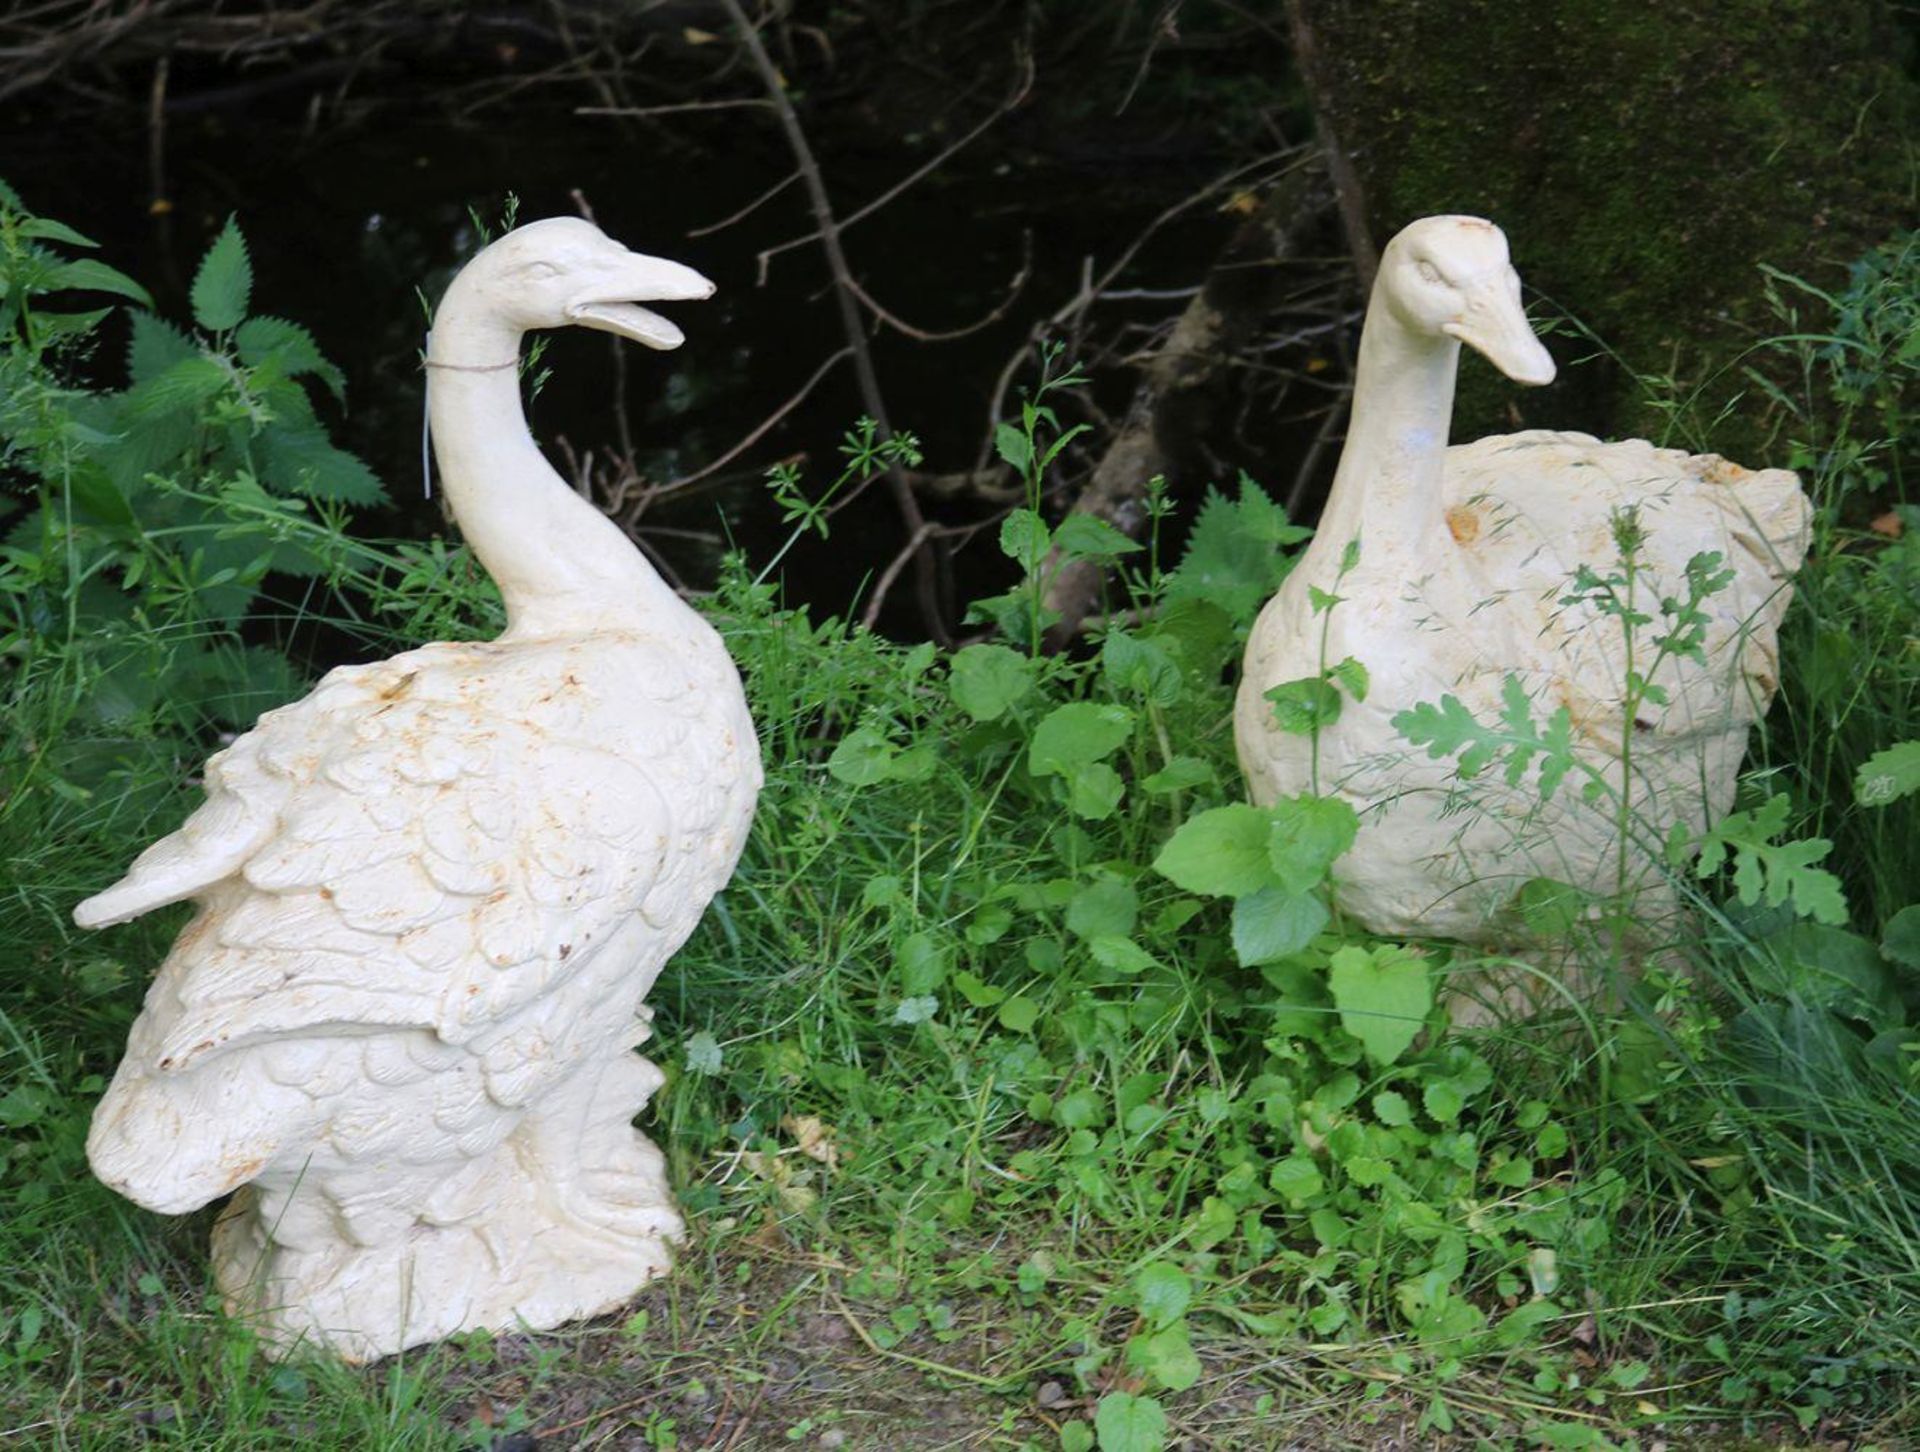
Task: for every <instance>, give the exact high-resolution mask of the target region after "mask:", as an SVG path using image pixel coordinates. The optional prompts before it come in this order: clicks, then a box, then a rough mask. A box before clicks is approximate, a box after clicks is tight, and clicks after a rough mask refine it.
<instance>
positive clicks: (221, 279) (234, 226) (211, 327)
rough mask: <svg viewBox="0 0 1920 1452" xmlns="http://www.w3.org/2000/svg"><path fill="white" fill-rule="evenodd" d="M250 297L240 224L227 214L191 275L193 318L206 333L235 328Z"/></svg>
mask: <svg viewBox="0 0 1920 1452" xmlns="http://www.w3.org/2000/svg"><path fill="white" fill-rule="evenodd" d="M252 296H253V264H252V263H251V262H250V261H249V260H248V259H247V242H246V238H244V237H242V236H241V235H240V223H239V222H238V221H237V220H236V219H235V218H233V217H228V218H227V225H226V226H225V227H223V228H221V230H220V235H219V236H218V237H216V238H214V239H213V245H212V246H211V247H209V248H208V249H207V255H206V256H205V257H203V258H201V259H200V268H199V270H198V271H197V272H195V273H194V275H193V290H192V293H191V297H192V301H193V320H194V321H195V322H196V323H198V324H199V325H200V326H201V327H203V328H205V329H206V330H207V331H208V332H210V333H224V332H226V331H228V330H229V329H231V328H237V327H239V326H240V323H241V321H242V320H243V319H244V318H245V317H246V315H247V303H248V301H249V299H251V297H252ZM147 306H149V307H151V306H153V304H151V303H148V304H147Z"/></svg>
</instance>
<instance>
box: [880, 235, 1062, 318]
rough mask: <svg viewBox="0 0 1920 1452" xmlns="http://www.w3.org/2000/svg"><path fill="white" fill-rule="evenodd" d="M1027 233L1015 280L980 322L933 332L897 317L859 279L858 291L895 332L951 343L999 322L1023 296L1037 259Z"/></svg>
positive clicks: (1014, 276) (1030, 238)
mask: <svg viewBox="0 0 1920 1452" xmlns="http://www.w3.org/2000/svg"><path fill="white" fill-rule="evenodd" d="M1026 235H1027V244H1026V246H1025V247H1024V248H1023V253H1024V255H1023V256H1022V257H1021V259H1020V270H1019V271H1018V272H1016V273H1015V274H1014V275H1013V281H1012V282H1010V283H1008V284H1007V295H1006V296H1005V297H1004V298H1002V299H1001V300H1000V301H999V303H998V304H997V305H996V306H995V307H994V309H993V311H991V312H990V313H988V314H987V315H986V316H985V317H983V318H981V319H980V320H979V321H978V322H972V323H968V324H966V325H965V326H964V327H959V328H948V329H946V330H944V331H941V332H929V331H928V330H926V329H924V328H916V327H914V326H913V324H911V323H909V322H906V321H904V320H903V319H901V318H898V317H895V316H894V315H893V314H892V313H890V312H888V311H887V310H886V309H885V308H883V307H881V306H880V304H879V303H877V302H875V301H874V299H873V294H871V293H869V292H868V291H867V290H866V289H865V288H864V287H862V286H860V284H859V283H858V282H854V283H853V291H854V295H855V296H856V297H858V298H859V299H860V301H861V302H862V303H864V304H865V305H866V307H867V310H868V311H869V312H871V313H872V314H873V315H874V316H875V317H876V318H878V319H879V320H880V321H881V322H883V323H885V324H886V325H887V326H888V327H890V328H892V329H893V330H894V331H895V332H898V333H905V334H906V335H907V336H908V337H909V338H912V339H913V340H914V341H916V342H920V343H947V342H951V341H952V340H953V339H955V338H965V337H967V336H969V335H970V334H973V333H977V332H979V331H980V330H981V329H982V328H989V327H992V326H993V325H994V324H995V323H997V322H999V321H1000V319H1002V318H1004V317H1005V316H1006V315H1007V312H1008V310H1009V309H1011V308H1012V307H1013V305H1014V302H1015V301H1016V300H1017V299H1018V298H1019V296H1020V294H1021V293H1022V292H1023V291H1025V290H1026V286H1027V276H1028V273H1029V270H1030V264H1031V263H1032V260H1033V250H1032V240H1033V239H1032V234H1031V233H1028V234H1026ZM849 281H851V279H849Z"/></svg>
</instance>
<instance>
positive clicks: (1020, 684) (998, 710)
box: [947, 645, 1034, 721]
mask: <svg viewBox="0 0 1920 1452" xmlns="http://www.w3.org/2000/svg"><path fill="white" fill-rule="evenodd" d="M1033 670H1034V666H1033V659H1032V657H1030V656H1025V655H1022V654H1021V653H1020V652H1019V651H1016V650H1009V649H1008V648H1007V647H1006V646H1004V645H970V646H968V647H967V648H966V649H965V650H962V651H960V652H958V653H957V654H956V655H955V656H954V657H953V662H952V664H951V665H950V666H949V667H948V672H949V674H948V677H947V690H948V692H949V693H950V694H951V695H952V697H953V702H954V704H955V705H956V706H958V707H959V708H960V709H961V710H962V711H965V712H966V713H967V714H968V715H969V716H971V717H972V718H973V719H974V720H976V721H997V720H999V719H1000V717H1002V716H1004V715H1005V714H1006V713H1007V711H1008V709H1009V708H1010V707H1012V706H1015V705H1018V704H1019V703H1020V701H1021V700H1022V699H1023V698H1024V697H1025V696H1026V694H1027V692H1028V691H1030V690H1032V689H1033Z"/></svg>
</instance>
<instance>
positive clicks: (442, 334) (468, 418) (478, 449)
mask: <svg viewBox="0 0 1920 1452" xmlns="http://www.w3.org/2000/svg"><path fill="white" fill-rule="evenodd" d="M520 337H521V333H520V330H519V329H518V328H515V327H513V326H512V325H510V324H507V323H505V322H503V321H501V320H500V319H499V318H498V317H497V316H494V315H492V314H491V313H490V312H489V311H487V310H484V309H480V308H474V307H471V306H464V305H463V299H462V298H461V297H460V295H459V289H458V284H457V283H456V285H455V287H454V288H452V289H449V291H448V294H447V297H446V299H445V300H444V301H443V302H442V303H441V305H440V308H439V310H438V313H437V315H436V317H435V319H434V326H433V334H432V336H431V338H430V339H429V341H428V346H427V360H428V363H429V365H430V366H429V367H428V369H427V418H428V423H429V425H430V427H431V429H432V434H433V450H434V455H435V457H436V458H437V459H438V460H439V464H440V480H441V486H442V488H444V489H445V490H446V494H447V503H448V505H449V507H450V508H451V509H452V511H453V516H454V518H455V519H456V520H457V521H458V522H459V525H460V530H461V533H462V534H464V535H465V536H466V540H467V543H468V545H469V546H471V548H472V550H473V553H474V555H475V556H476V557H477V558H478V559H479V561H480V563H481V564H482V565H483V566H485V567H486V571H487V573H488V574H490V575H491V576H493V579H494V582H495V583H496V584H498V585H499V587H500V595H501V598H502V599H503V600H504V601H505V602H506V607H507V631H506V635H507V636H508V637H514V638H527V637H538V636H555V635H573V634H582V633H587V632H591V631H595V630H604V629H607V628H609V627H618V626H622V625H626V626H633V625H637V624H639V623H640V622H641V621H642V620H643V619H644V618H645V617H646V616H648V615H650V614H653V613H656V612H657V611H659V610H660V609H661V608H662V607H664V606H665V605H667V603H668V602H671V603H672V605H674V606H676V607H680V601H679V599H678V597H677V596H675V595H674V593H673V591H672V590H670V589H669V588H668V587H667V585H666V583H665V582H664V581H662V580H661V579H660V577H659V575H657V574H656V573H655V572H654V570H653V569H652V567H651V566H649V565H648V564H647V563H646V561H645V560H644V559H643V558H642V557H641V555H640V552H639V551H638V550H637V549H635V548H634V546H633V544H632V542H631V541H629V540H628V539H627V537H626V536H625V535H624V534H623V533H622V532H621V531H620V528H619V526H617V525H616V524H614V523H613V521H612V520H610V519H608V518H607V517H606V516H605V515H604V514H602V513H601V512H600V511H599V510H598V509H596V508H594V507H593V505H592V504H590V503H588V502H587V501H586V500H584V499H582V498H581V497H580V496H579V495H578V494H576V493H574V491H573V490H572V489H570V488H568V487H567V484H566V482H565V481H564V480H563V479H561V477H560V475H559V474H558V473H556V472H555V470H554V468H553V466H552V465H551V464H549V463H548V462H547V460H546V458H545V456H544V455H542V454H541V452H540V448H539V446H538V445H537V444H535V443H534V441H533V436H532V434H530V433H529V432H528V431H527V420H526V414H525V413H524V411H523V410H522V409H521V406H520V381H519V371H518V369H517V368H515V367H514V366H512V365H513V363H514V362H516V361H517V360H518V357H519V353H520ZM503 364H504V365H507V366H500V365H503ZM680 608H684V607H680Z"/></svg>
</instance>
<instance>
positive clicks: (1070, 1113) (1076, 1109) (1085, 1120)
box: [1053, 1089, 1107, 1129]
mask: <svg viewBox="0 0 1920 1452" xmlns="http://www.w3.org/2000/svg"><path fill="white" fill-rule="evenodd" d="M1053 1122H1054V1123H1055V1124H1057V1125H1059V1126H1060V1127H1061V1128H1062V1129H1098V1128H1099V1127H1100V1126H1101V1125H1103V1124H1105V1123H1106V1122H1107V1101H1106V1100H1104V1099H1102V1098H1101V1097H1100V1096H1099V1095H1098V1094H1096V1093H1094V1091H1093V1090H1091V1089H1070V1090H1068V1091H1067V1092H1066V1093H1065V1094H1062V1095H1061V1096H1060V1099H1059V1102H1058V1103H1056V1104H1055V1105H1054V1106H1053Z"/></svg>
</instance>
